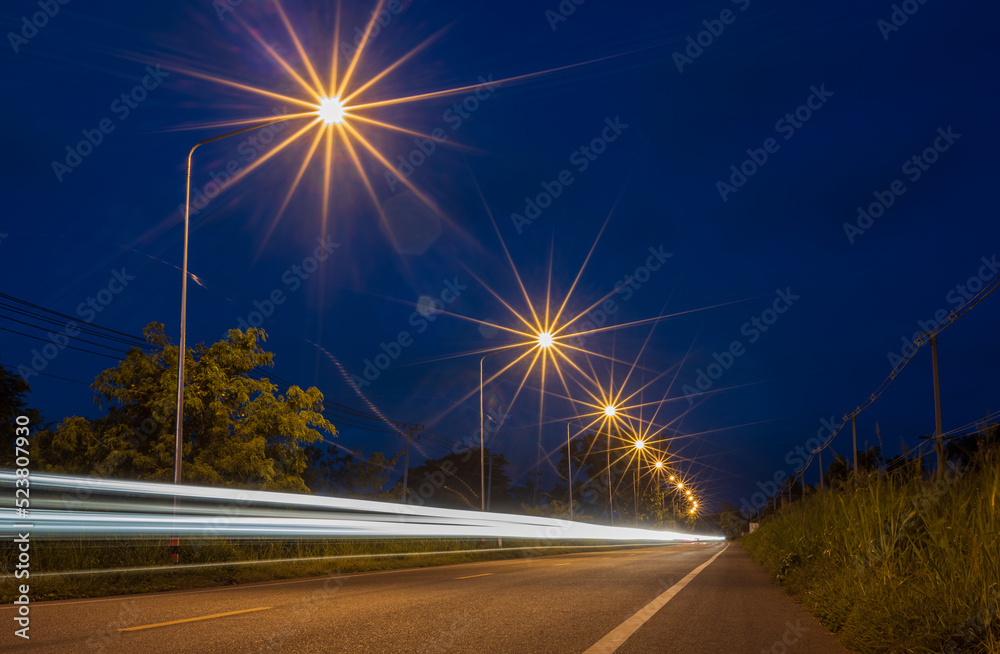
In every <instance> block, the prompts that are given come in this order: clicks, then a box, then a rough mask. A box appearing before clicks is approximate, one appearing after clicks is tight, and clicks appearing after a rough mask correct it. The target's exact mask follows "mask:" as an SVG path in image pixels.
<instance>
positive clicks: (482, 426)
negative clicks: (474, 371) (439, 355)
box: [479, 350, 502, 511]
mask: <svg viewBox="0 0 1000 654" xmlns="http://www.w3.org/2000/svg"><path fill="white" fill-rule="evenodd" d="M501 351H502V350H497V351H496V352H490V353H489V354H486V355H483V358H482V359H480V360H479V498H480V500H481V503H480V508H481V509H482V510H483V511H485V510H486V449H485V444H484V443H485V442H484V440H483V435H484V434H485V433H486V413H485V411H483V362H484V361H486V359H487V358H489V357H491V356H493V355H494V354H499V353H500V352H501Z"/></svg>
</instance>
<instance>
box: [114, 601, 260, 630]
mask: <svg viewBox="0 0 1000 654" xmlns="http://www.w3.org/2000/svg"><path fill="white" fill-rule="evenodd" d="M270 608H271V607H270V606H262V607H260V608H259V609H244V610H242V611H229V612H228V613H214V614H212V615H203V616H202V617H200V618H185V619H183V620H171V621H170V622H157V623H156V624H146V625H142V626H141V627H126V628H125V629H115V631H138V630H140V629H152V628H153V627H165V626H167V625H170V624H181V623H182V622H197V621H199V620H211V619H212V618H224V617H226V616H227V615H239V614H240V613H252V612H253V611H266V610H268V609H270Z"/></svg>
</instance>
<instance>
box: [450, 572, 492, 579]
mask: <svg viewBox="0 0 1000 654" xmlns="http://www.w3.org/2000/svg"><path fill="white" fill-rule="evenodd" d="M491 574H493V573H492V572H486V573H483V574H481V575H469V576H468V577H455V579H472V578H473V577H489V576H490V575H491Z"/></svg>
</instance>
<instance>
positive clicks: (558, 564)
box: [552, 563, 573, 567]
mask: <svg viewBox="0 0 1000 654" xmlns="http://www.w3.org/2000/svg"><path fill="white" fill-rule="evenodd" d="M552 565H553V566H554V567H557V566H560V565H573V564H572V563H553V564H552Z"/></svg>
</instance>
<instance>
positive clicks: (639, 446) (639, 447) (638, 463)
mask: <svg viewBox="0 0 1000 654" xmlns="http://www.w3.org/2000/svg"><path fill="white" fill-rule="evenodd" d="M633 446H634V447H635V451H636V459H635V486H634V495H635V524H636V525H638V524H639V473H640V472H641V471H642V458H641V457H640V456H638V454H639V453H640V452H642V451H643V449H645V447H646V441H644V440H642V439H641V438H639V439H636V441H635V442H634V443H633Z"/></svg>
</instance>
